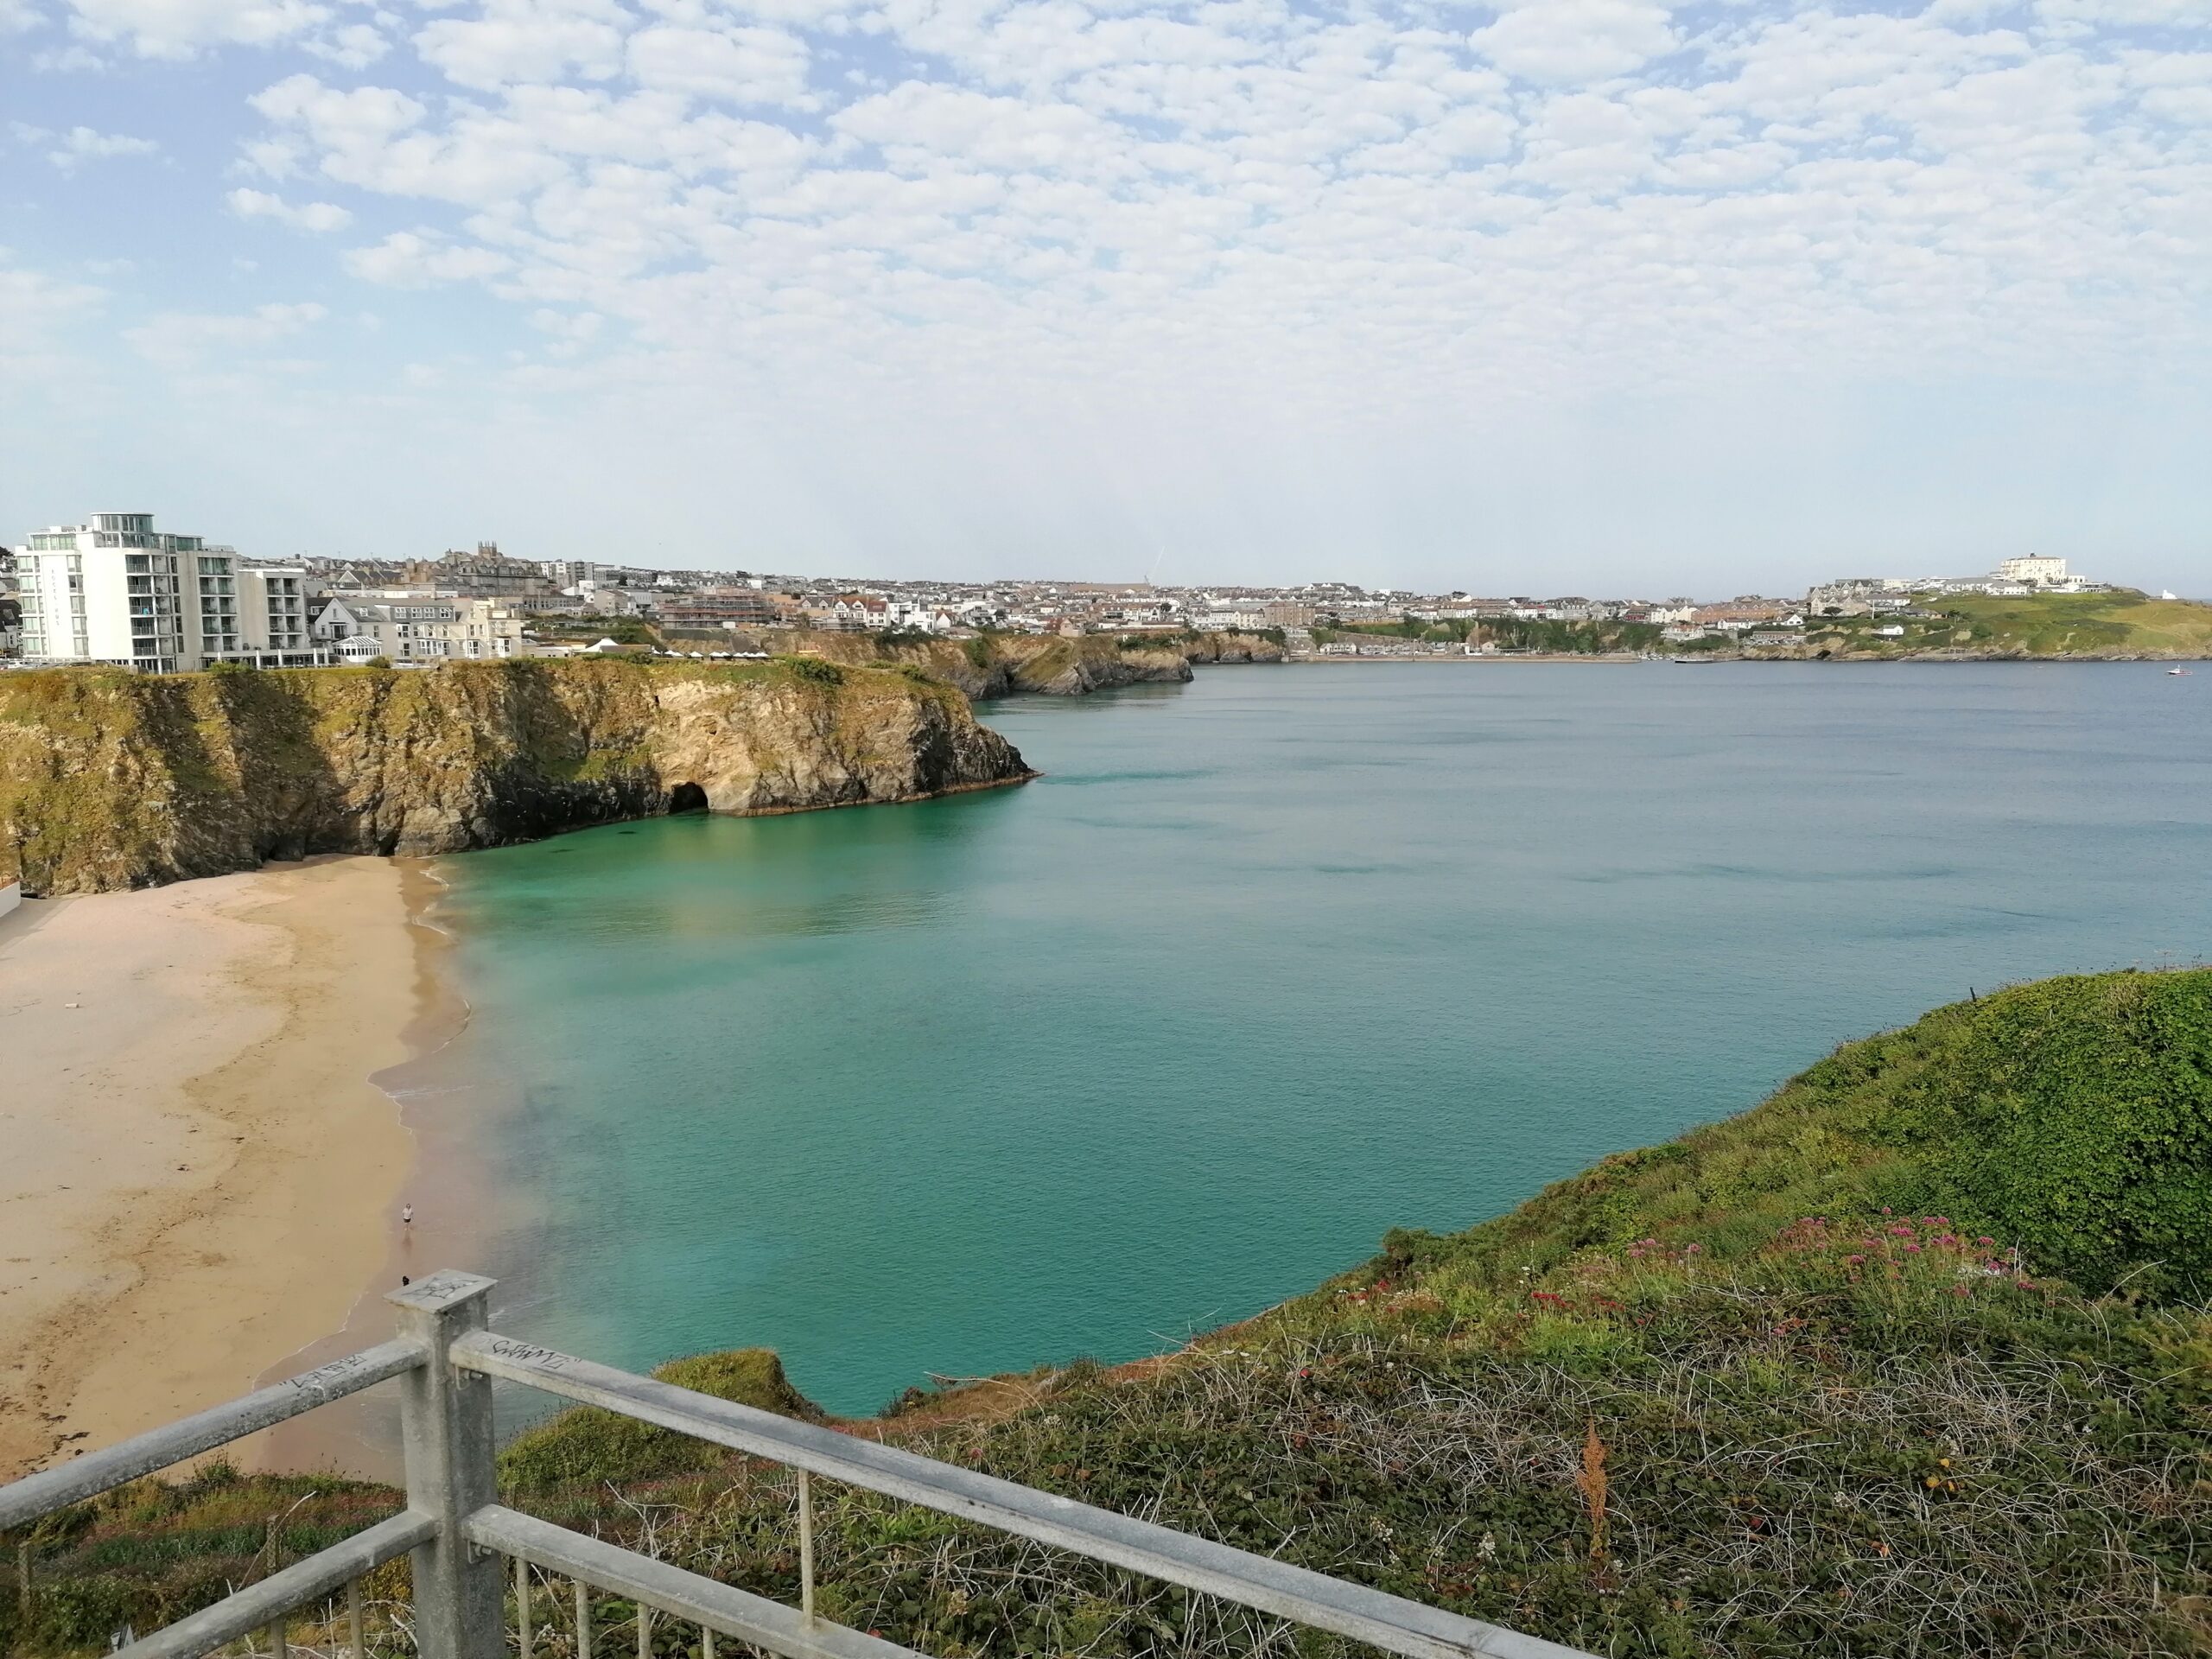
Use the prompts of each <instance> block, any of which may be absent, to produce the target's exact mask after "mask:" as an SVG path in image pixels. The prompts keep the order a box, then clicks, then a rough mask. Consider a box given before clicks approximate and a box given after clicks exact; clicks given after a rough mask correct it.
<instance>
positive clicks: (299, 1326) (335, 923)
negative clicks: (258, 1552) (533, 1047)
mask: <svg viewBox="0 0 2212 1659" xmlns="http://www.w3.org/2000/svg"><path fill="white" fill-rule="evenodd" d="M410 879H419V878H414V877H413V873H412V871H411V869H410V867H409V866H407V865H403V864H400V863H397V862H395V861H391V860H388V859H379V858H366V857H333V858H323V859H317V860H314V861H309V862H308V863H306V864H302V865H287V866H270V867H267V868H263V869H261V870H258V871H255V872H251V873H249V874H239V875H232V876H219V877H212V878H207V879H205V880H197V881H192V882H183V883H178V884H175V885H174V886H170V887H156V888H149V889H143V890H139V891H136V892H130V893H102V894H96V895H92V896H88V897H84V898H76V899H59V900H41V901H30V902H27V903H26V904H25V906H23V908H22V911H19V912H16V913H15V914H14V915H11V916H10V917H9V918H7V919H6V921H5V922H4V923H0V1046H4V1047H5V1049H6V1052H7V1053H8V1055H9V1064H10V1083H11V1084H12V1085H13V1086H12V1087H11V1088H10V1091H9V1092H10V1098H9V1100H8V1101H7V1102H6V1103H0V1135H4V1137H5V1139H6V1141H7V1142H8V1144H9V1146H10V1150H11V1152H12V1153H16V1154H18V1155H16V1156H11V1157H10V1160H8V1161H7V1166H6V1167H5V1168H4V1169H0V1479H4V1478H12V1477H13V1476H14V1475H16V1474H18V1473H22V1472H27V1471H29V1470H30V1469H33V1468H36V1467H39V1466H41V1465H45V1464H48V1463H51V1462H53V1461H54V1460H56V1459H58V1458H60V1457H64V1456H67V1455H68V1454H69V1453H70V1452H73V1451H77V1450H84V1449H90V1448H92V1447H94V1446H103V1445H107V1444H110V1443H111V1442H113V1441H115V1440H121V1439H124V1438H126V1437H127V1436H129V1435H131V1434H134V1433H139V1432H141V1431H143V1430H144V1429H146V1428H149V1427H154V1426H156V1425H157V1424H160V1423H163V1422H167V1421H171V1420H173V1419H174V1418H176V1417H178V1416H181V1415H183V1414H186V1413H188V1412H192V1411H196V1410H200V1409H202V1408H206V1407H207V1406H209V1405H213V1404H215V1403H217V1402H220V1401H222V1400H225V1399H228V1398H231V1397H232V1396H234V1395H238V1394H242V1393H244V1392H245V1391H246V1390H247V1389H249V1388H251V1386H252V1385H253V1382H254V1379H255V1378H256V1377H257V1376H258V1375H259V1374H261V1373H263V1372H264V1370H268V1369H269V1368H270V1367H271V1366H272V1365H276V1364H277V1363H281V1361H282V1360H283V1357H285V1356H287V1355H289V1354H293V1353H296V1352H297V1351H300V1350H301V1349H302V1348H303V1347H305V1346H307V1345H308V1344H312V1343H313V1342H314V1341H315V1340H316V1339H317V1338H320V1337H321V1336H323V1335H324V1334H326V1333H327V1332H331V1331H333V1330H334V1329H336V1328H338V1327H339V1326H340V1325H342V1324H343V1323H344V1322H345V1321H346V1318H347V1315H348V1312H349V1310H350V1309H351V1308H352V1307H353V1306H354V1305H355V1303H356V1301H357V1300H359V1296H360V1293H361V1287H362V1286H363V1285H365V1284H366V1283H369V1282H370V1281H371V1280H372V1274H374V1273H375V1272H376V1269H377V1268H378V1265H379V1264H380V1263H381V1262H384V1261H385V1259H386V1257H387V1256H388V1255H389V1253H390V1250H391V1248H392V1241H391V1231H392V1211H393V1210H394V1207H395V1205H396V1201H397V1195H398V1193H399V1192H400V1191H401V1188H402V1184H403V1182H404V1180H405V1179H406V1178H407V1177H408V1175H409V1173H410V1170H411V1169H412V1167H413V1166H414V1163H415V1154H414V1150H413V1147H412V1144H411V1137H410V1135H409V1133H408V1131H407V1129H406V1128H404V1125H403V1123H402V1121H401V1116H402V1115H401V1112H400V1110H399V1109H398V1107H397V1104H396V1103H395V1102H394V1101H393V1099H392V1098H391V1096H389V1095H387V1094H385V1092H384V1091H383V1090H380V1089H379V1088H378V1087H377V1085H376V1084H374V1083H373V1082H372V1080H371V1079H372V1074H375V1073H378V1072H380V1071H385V1070H388V1069H389V1068H391V1067H392V1066H394V1065H398V1064H400V1063H401V1062H403V1061H404V1060H405V1059H406V1058H408V1056H409V1054H410V1038H411V1037H412V1036H413V1035H414V1034H415V1033H416V1022H417V1020H418V1019H419V1018H420V1017H421V1015H422V1014H423V1007H422V1004H421V991H422V982H421V976H422V974H423V964H422V963H421V962H420V961H419V960H418V941H417V939H416V937H415V936H414V934H413V931H412V918H411V906H410V902H409V899H408V894H407V889H408V886H409V883H410Z"/></svg>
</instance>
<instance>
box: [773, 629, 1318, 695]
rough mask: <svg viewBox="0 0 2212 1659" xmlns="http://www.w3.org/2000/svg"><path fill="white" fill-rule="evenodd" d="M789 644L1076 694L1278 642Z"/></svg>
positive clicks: (975, 689)
mask: <svg viewBox="0 0 2212 1659" xmlns="http://www.w3.org/2000/svg"><path fill="white" fill-rule="evenodd" d="M793 638H794V639H795V640H796V642H797V643H796V644H795V645H794V647H793V648H794V649H795V650H798V651H800V652H806V653H808V654H810V655H814V656H819V657H822V658H825V659H827V660H829V661H831V662H837V663H850V664H862V663H870V662H890V663H895V664H906V665H907V666H911V667H915V668H919V669H921V670H922V671H925V673H928V674H930V675H931V676H933V677H936V678H938V679H941V680H944V681H945V682H947V683H950V684H952V685H956V686H957V687H959V688H960V690H962V691H963V692H965V693H966V694H967V695H968V696H970V697H974V698H977V699H982V698H985V697H1003V696H1014V695H1015V694H1017V693H1022V692H1031V693H1037V694H1039V695H1042V696H1084V695H1086V694H1087V693H1090V692H1092V691H1109V690H1115V689H1116V688H1117V687H1120V686H1125V685H1146V684H1174V683H1179V682H1181V681H1185V680H1188V679H1189V678H1190V677H1191V664H1193V663H1279V662H1281V661H1282V659H1283V648H1282V641H1281V639H1280V638H1277V637H1274V636H1270V635H1268V634H1264V633H1199V632H1186V633H1175V632H1160V633H1133V634H1123V635H1120V636H1118V637H1117V636H1116V635H1112V634H1103V633H1090V634H1084V635H1081V636H1080V637H1077V638H1074V639H1065V638H1062V637H1061V636H1059V635H1057V634H1035V633H981V634H976V635H972V636H970V637H969V638H966V639H943V638H940V637H938V636H937V635H933V634H926V633H918V632H897V631H893V632H883V633H873V634H870V633H830V632H810V633H800V634H798V635H795V636H793Z"/></svg>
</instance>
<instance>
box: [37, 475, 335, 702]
mask: <svg viewBox="0 0 2212 1659" xmlns="http://www.w3.org/2000/svg"><path fill="white" fill-rule="evenodd" d="M16 580H17V582H18V584H19V586H20V587H21V588H22V607H23V628H22V654H23V656H24V658H26V659H27V660H29V661H33V662H44V663H54V664H67V663H112V664H117V665H118V666H120V667H124V668H135V669H138V670H140V671H143V672H146V673H149V674H175V673H179V672H189V671H194V670H197V669H203V668H206V667H208V666H209V665H210V664H214V663H249V664H253V665H254V666H256V667H258V668H314V667H320V666H321V665H322V664H327V663H328V662H329V660H330V654H329V652H327V651H326V650H322V649H320V648H318V647H317V646H316V645H315V642H314V640H313V639H310V638H309V637H308V631H307V610H306V607H307V592H306V584H307V573H306V571H305V570H303V569H297V568H295V567H287V566H270V565H254V566H242V562H241V561H240V559H239V558H238V554H237V552H236V551H235V550H232V549H231V548H227V547H220V546H216V547H211V546H209V545H208V544H207V542H206V540H205V539H204V538H202V537H198V536H180V535H175V534H173V533H171V532H168V531H156V529H155V528H154V516H153V514H151V513H149V512H96V513H94V514H93V515H92V520H91V522H90V523H88V524H52V525H48V527H47V528H46V529H44V530H40V531H32V532H31V535H30V537H29V540H28V541H27V542H26V543H25V544H24V546H23V548H22V550H20V551H19V552H18V553H17V555H16Z"/></svg>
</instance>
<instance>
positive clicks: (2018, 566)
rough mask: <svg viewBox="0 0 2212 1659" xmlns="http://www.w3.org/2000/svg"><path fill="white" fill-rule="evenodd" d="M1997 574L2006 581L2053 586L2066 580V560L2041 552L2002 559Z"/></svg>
mask: <svg viewBox="0 0 2212 1659" xmlns="http://www.w3.org/2000/svg"><path fill="white" fill-rule="evenodd" d="M1997 574H1998V575H2000V576H2002V577H2004V578H2005V581H2007V582H2025V583H2026V584H2027V585H2028V586H2029V587H2031V588H2055V587H2057V586H2058V585H2059V584H2060V583H2062V582H2065V581H2066V580H2067V575H2066V561H2065V560H2063V559H2054V558H2048V557H2045V556H2043V555H2041V554H2031V555H2030V556H2027V557H2025V558H2018V559H2003V560H1999V563H1998V566H1997Z"/></svg>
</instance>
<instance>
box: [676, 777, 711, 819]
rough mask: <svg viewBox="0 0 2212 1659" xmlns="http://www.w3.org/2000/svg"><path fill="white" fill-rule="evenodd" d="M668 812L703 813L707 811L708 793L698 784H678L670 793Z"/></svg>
mask: <svg viewBox="0 0 2212 1659" xmlns="http://www.w3.org/2000/svg"><path fill="white" fill-rule="evenodd" d="M668 810H669V811H670V813H671V815H673V814H675V813H677V812H703V811H705V810H707V791H705V790H703V789H702V788H700V787H699V785H696V784H678V785H677V786H676V787H675V788H673V789H671V790H670V791H668Z"/></svg>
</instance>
